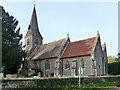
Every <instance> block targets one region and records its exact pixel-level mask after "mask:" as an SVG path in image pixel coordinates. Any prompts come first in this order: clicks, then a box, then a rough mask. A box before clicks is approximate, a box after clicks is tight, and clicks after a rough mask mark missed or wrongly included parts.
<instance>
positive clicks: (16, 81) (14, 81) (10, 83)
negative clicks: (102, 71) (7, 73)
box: [2, 76, 120, 88]
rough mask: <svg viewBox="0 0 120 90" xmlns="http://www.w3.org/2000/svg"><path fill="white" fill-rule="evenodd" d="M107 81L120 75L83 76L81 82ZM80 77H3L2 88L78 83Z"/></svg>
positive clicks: (117, 78) (114, 79)
mask: <svg viewBox="0 0 120 90" xmlns="http://www.w3.org/2000/svg"><path fill="white" fill-rule="evenodd" d="M105 81H120V76H118V77H107V76H106V77H105V76H103V77H81V84H82V83H84V84H87V83H90V82H105ZM78 82H79V79H78V77H76V78H71V77H67V78H63V77H61V78H44V79H43V78H11V79H10V78H9V79H8V78H7V79H6V78H4V79H2V88H21V87H24V88H25V87H26V86H28V85H29V86H31V87H32V86H35V85H36V86H40V87H44V86H55V85H60V86H62V85H63V86H65V85H78Z"/></svg>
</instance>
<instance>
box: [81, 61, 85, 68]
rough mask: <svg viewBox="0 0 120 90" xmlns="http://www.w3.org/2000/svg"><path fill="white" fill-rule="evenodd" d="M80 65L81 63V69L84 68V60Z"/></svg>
mask: <svg viewBox="0 0 120 90" xmlns="http://www.w3.org/2000/svg"><path fill="white" fill-rule="evenodd" d="M81 63H82V64H81V67H82V68H84V67H85V62H84V59H82V61H81Z"/></svg>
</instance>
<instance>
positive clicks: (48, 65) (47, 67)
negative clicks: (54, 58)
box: [45, 61, 50, 70]
mask: <svg viewBox="0 0 120 90" xmlns="http://www.w3.org/2000/svg"><path fill="white" fill-rule="evenodd" d="M45 69H46V70H47V69H50V62H49V61H46V62H45Z"/></svg>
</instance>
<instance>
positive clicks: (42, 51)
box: [29, 38, 68, 60]
mask: <svg viewBox="0 0 120 90" xmlns="http://www.w3.org/2000/svg"><path fill="white" fill-rule="evenodd" d="M67 40H68V38H64V39H61V40H58V41H54V42H51V43H48V44H44V45H41V46H38V47H36V48H35V49H34V51H33V52H32V53H31V55H30V56H29V59H32V60H40V59H46V58H54V57H57V56H59V55H60V53H61V51H62V49H63V47H64V45H65V44H66V42H67Z"/></svg>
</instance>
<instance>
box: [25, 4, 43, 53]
mask: <svg viewBox="0 0 120 90" xmlns="http://www.w3.org/2000/svg"><path fill="white" fill-rule="evenodd" d="M42 44H43V37H42V35H41V34H40V32H39V26H38V21H37V14H36V8H35V5H34V8H33V12H32V16H31V20H30V24H29V26H28V31H27V34H26V36H25V51H30V49H32V48H34V47H36V46H39V45H42Z"/></svg>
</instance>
